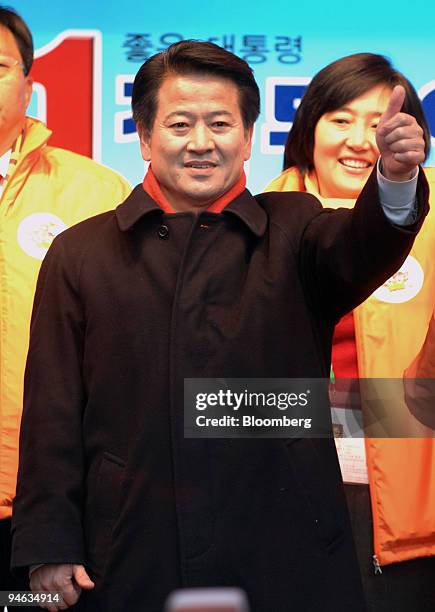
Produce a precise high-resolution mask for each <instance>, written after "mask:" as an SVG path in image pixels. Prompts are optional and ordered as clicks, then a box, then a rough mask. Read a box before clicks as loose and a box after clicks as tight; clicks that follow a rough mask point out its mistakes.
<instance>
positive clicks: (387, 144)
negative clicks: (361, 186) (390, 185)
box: [376, 85, 425, 181]
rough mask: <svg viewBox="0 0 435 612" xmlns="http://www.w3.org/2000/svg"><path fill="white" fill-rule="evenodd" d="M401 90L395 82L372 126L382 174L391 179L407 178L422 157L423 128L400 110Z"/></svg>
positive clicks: (423, 145)
mask: <svg viewBox="0 0 435 612" xmlns="http://www.w3.org/2000/svg"><path fill="white" fill-rule="evenodd" d="M404 100H405V90H404V88H403V87H402V86H401V85H396V87H394V89H393V92H392V94H391V98H390V101H389V103H388V107H387V110H386V111H385V113H384V114H383V115H382V116H381V119H380V122H379V125H378V127H377V130H376V142H377V145H378V148H379V151H380V153H381V158H382V174H383V175H384V176H385V178H387V179H390V180H392V181H407V180H409V179H410V178H411V177H412V175H413V172H414V170H415V168H416V167H417V166H418V165H419V164H421V163H423V161H424V159H425V151H424V148H425V142H424V138H423V130H422V129H421V127H420V126H419V125H418V123H417V121H416V120H415V118H414V117H412V116H411V115H407V114H406V113H401V112H400V109H401V108H402V105H403V102H404Z"/></svg>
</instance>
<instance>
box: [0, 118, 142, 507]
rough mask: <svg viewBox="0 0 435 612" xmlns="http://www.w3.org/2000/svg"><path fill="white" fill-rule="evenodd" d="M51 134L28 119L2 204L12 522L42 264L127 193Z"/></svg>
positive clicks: (0, 301)
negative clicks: (60, 237)
mask: <svg viewBox="0 0 435 612" xmlns="http://www.w3.org/2000/svg"><path fill="white" fill-rule="evenodd" d="M50 135H51V132H50V130H48V129H47V128H46V127H45V126H44V125H43V124H42V123H40V122H39V121H35V120H33V119H30V118H27V119H26V124H25V129H24V138H23V143H22V148H21V152H20V156H19V159H18V163H17V165H16V166H15V169H14V170H13V173H12V174H11V176H10V178H9V179H8V181H7V183H6V185H5V188H4V191H3V193H2V195H1V198H0V277H1V281H0V325H1V328H0V519H2V518H6V517H9V516H10V515H11V511H12V500H13V497H14V495H15V485H16V474H17V463H18V438H19V426H20V420H21V410H22V403H23V397H22V396H23V375H24V366H25V360H26V355H27V348H28V340H29V324H30V315H31V309H32V304H33V294H34V289H35V284H36V278H37V275H38V272H39V267H40V265H41V261H42V259H43V257H44V255H45V253H46V251H47V249H48V247H49V246H50V244H51V241H52V240H53V238H54V236H55V235H56V234H58V233H60V232H61V231H62V230H63V229H65V228H66V227H69V226H71V225H74V224H75V223H78V222H79V221H82V220H83V219H86V218H88V217H91V216H92V215H96V214H98V213H101V212H104V211H107V210H110V209H112V208H115V206H116V205H117V204H119V203H120V202H122V201H123V200H124V199H125V198H126V197H127V195H128V194H129V193H130V191H131V187H130V185H129V184H128V183H127V181H126V180H125V179H124V178H123V177H121V176H120V175H119V174H117V173H116V172H114V171H113V170H110V169H109V168H106V167H104V166H101V165H99V164H97V163H96V162H94V161H92V160H90V159H88V158H87V157H82V156H81V155H77V154H76V153H72V152H70V151H65V150H63V149H59V148H55V147H50V146H48V145H47V140H48V139H49V137H50ZM59 368H62V364H59ZM53 376H55V373H53ZM47 431H48V430H47Z"/></svg>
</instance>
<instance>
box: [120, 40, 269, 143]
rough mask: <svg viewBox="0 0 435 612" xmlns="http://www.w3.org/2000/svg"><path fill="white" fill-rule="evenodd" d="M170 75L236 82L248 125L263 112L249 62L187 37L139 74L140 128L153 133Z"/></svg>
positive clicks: (136, 104) (135, 97)
mask: <svg viewBox="0 0 435 612" xmlns="http://www.w3.org/2000/svg"><path fill="white" fill-rule="evenodd" d="M170 74H176V75H192V74H202V75H203V74H205V75H210V76H214V77H221V78H223V79H228V80H230V81H232V82H233V83H234V85H236V87H237V89H238V92H239V105H240V112H241V114H242V118H243V124H244V126H245V128H249V127H251V126H252V125H253V124H254V123H255V121H256V119H257V117H258V115H259V113H260V92H259V89H258V85H257V83H256V82H255V79H254V75H253V72H252V69H251V68H250V67H249V65H248V64H247V63H246V62H245V61H244V60H242V59H241V58H240V57H237V55H234V54H233V53H230V52H229V51H226V50H225V49H222V48H221V47H218V45H215V44H213V43H210V42H200V41H196V40H183V41H181V42H178V43H175V44H173V45H171V46H170V47H168V48H167V49H166V50H165V51H162V52H161V53H157V54H156V55H153V56H152V57H150V58H149V59H148V60H147V61H146V62H145V63H144V64H143V65H142V66H141V68H140V69H139V72H138V73H137V75H136V78H135V80H134V84H133V93H132V98H131V105H132V109H133V119H134V120H135V122H136V125H137V126H138V129H139V131H143V132H145V133H147V134H149V133H150V132H151V130H152V127H153V124H154V119H155V116H156V112H157V101H158V92H159V89H160V87H161V85H162V83H163V81H164V79H165V78H166V77H167V76H168V75H170Z"/></svg>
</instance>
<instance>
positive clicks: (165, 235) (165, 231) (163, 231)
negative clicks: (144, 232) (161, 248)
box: [158, 225, 169, 240]
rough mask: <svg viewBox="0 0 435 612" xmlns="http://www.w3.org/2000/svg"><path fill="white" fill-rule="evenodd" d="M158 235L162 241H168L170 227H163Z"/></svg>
mask: <svg viewBox="0 0 435 612" xmlns="http://www.w3.org/2000/svg"><path fill="white" fill-rule="evenodd" d="M158 234H159V238H160V240H167V239H168V238H169V227H168V226H167V225H161V226H160V227H159V232H158Z"/></svg>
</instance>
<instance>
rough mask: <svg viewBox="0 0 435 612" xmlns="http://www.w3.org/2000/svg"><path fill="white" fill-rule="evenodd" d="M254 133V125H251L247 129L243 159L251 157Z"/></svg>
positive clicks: (246, 159)
mask: <svg viewBox="0 0 435 612" xmlns="http://www.w3.org/2000/svg"><path fill="white" fill-rule="evenodd" d="M253 133H254V126H253V125H251V126H249V127H248V128H246V129H245V144H244V150H243V160H244V161H248V159H250V157H251V149H252V136H253Z"/></svg>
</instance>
